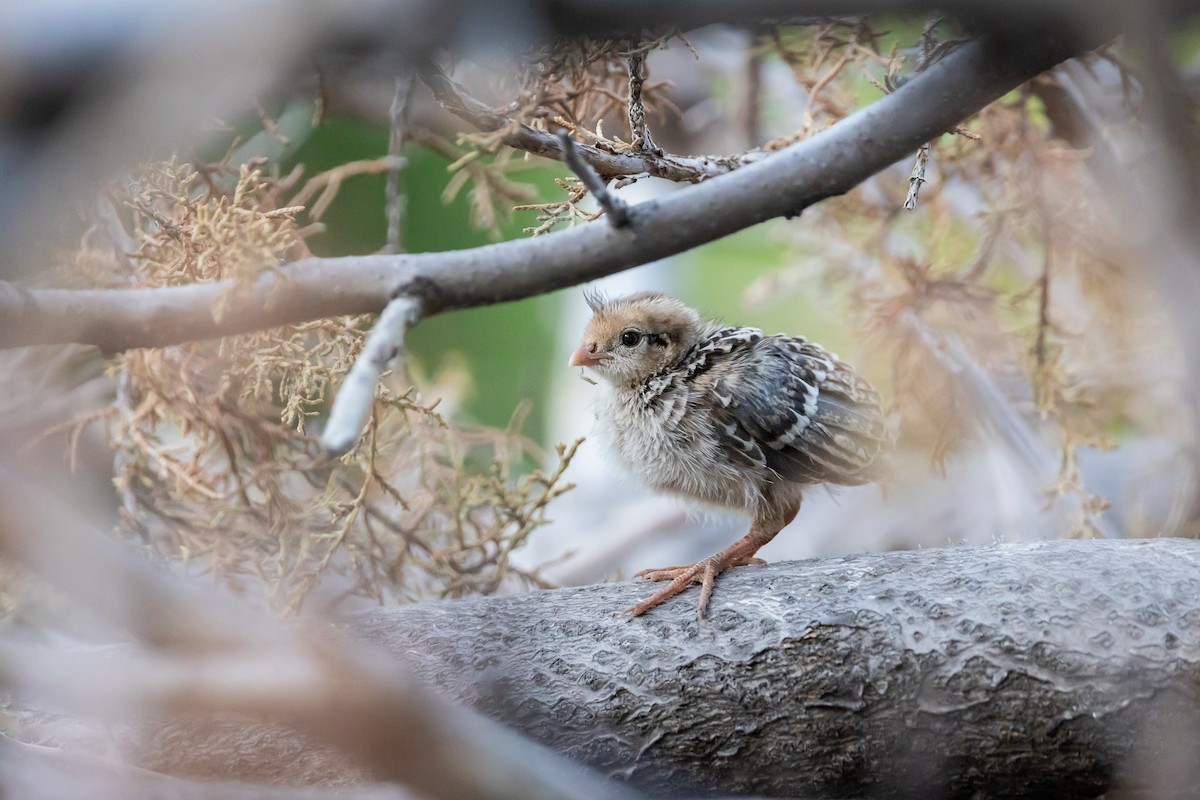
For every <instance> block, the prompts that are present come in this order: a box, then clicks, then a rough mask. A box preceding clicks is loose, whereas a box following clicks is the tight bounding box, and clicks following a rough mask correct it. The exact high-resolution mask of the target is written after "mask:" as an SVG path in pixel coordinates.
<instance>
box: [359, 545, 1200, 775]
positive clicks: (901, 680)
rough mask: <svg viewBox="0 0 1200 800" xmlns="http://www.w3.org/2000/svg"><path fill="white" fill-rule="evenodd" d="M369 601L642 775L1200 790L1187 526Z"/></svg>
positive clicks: (383, 621)
mask: <svg viewBox="0 0 1200 800" xmlns="http://www.w3.org/2000/svg"><path fill="white" fill-rule="evenodd" d="M650 589H651V586H650V585H649V584H647V583H645V582H642V581H633V582H628V583H619V584H611V585H603V586H589V587H584V588H578V589H563V590H556V591H544V592H534V593H531V594H526V595H520V596H511V597H498V598H478V599H471V600H463V601H457V602H447V603H431V604H425V605H417V606H408V607H398V608H386V609H379V610H375V611H371V612H368V613H365V614H363V615H361V616H359V617H357V618H355V619H354V620H353V621H352V623H351V628H352V629H353V630H356V631H358V632H360V633H361V634H362V635H364V636H366V637H367V638H369V639H371V640H373V641H375V642H377V643H378V644H380V645H382V646H383V647H385V648H387V649H389V650H391V651H392V652H394V653H396V654H397V656H398V657H400V658H402V659H403V660H404V661H405V662H407V663H408V664H410V665H411V666H412V668H414V669H415V670H416V671H418V672H419V673H420V674H421V675H423V676H424V677H425V678H427V679H428V680H429V681H430V682H431V683H433V684H435V685H437V686H438V687H440V689H441V690H442V691H444V692H446V693H447V694H449V695H450V696H452V697H454V698H456V699H458V700H460V701H462V702H464V703H467V704H469V705H471V706H473V707H475V708H477V709H479V710H481V711H483V712H484V713H486V714H488V715H491V716H493V717H495V718H497V719H500V720H503V721H504V722H506V723H508V724H510V725H512V726H513V727H515V728H517V729H518V730H520V731H523V732H525V733H527V734H528V735H530V736H532V737H534V738H535V739H537V740H539V741H541V742H544V743H546V744H548V745H550V746H551V747H553V748H554V749H556V750H558V751H560V752H563V753H565V754H567V755H569V756H570V757H572V758H575V759H579V760H581V761H584V762H586V763H589V764H591V765H593V766H595V767H598V768H600V769H601V770H603V771H605V772H607V773H610V774H615V775H619V776H622V777H625V778H627V779H628V780H629V781H631V782H632V783H634V784H635V785H637V786H640V787H642V788H643V789H646V790H647V791H650V792H652V793H658V794H679V793H686V792H694V791H696V790H702V789H707V790H719V791H723V792H731V793H742V792H747V793H757V794H763V795H791V796H795V795H819V796H835V797H847V796H859V797H860V796H870V797H902V798H904V797H926V798H928V797H943V796H944V797H974V796H987V797H997V796H1023V797H1029V796H1055V797H1093V796H1095V795H1097V794H1100V793H1102V792H1106V791H1111V790H1113V789H1114V788H1126V789H1129V790H1152V791H1155V792H1156V793H1157V792H1161V791H1166V790H1178V791H1181V792H1184V793H1185V794H1193V795H1194V794H1195V793H1196V792H1197V791H1200V766H1198V765H1200V714H1198V713H1197V712H1198V711H1200V704H1198V703H1197V699H1196V691H1197V687H1200V608H1198V607H1197V602H1198V598H1200V542H1195V541H1191V540H1181V539H1159V540H1143V541H1087V542H1078V541H1058V542H1046V543H1043V544H1036V545H998V546H993V547H982V548H947V549H941V550H922V551H912V552H898V553H887V554H881V555H860V556H851V557H846V558H836V559H827V560H820V561H810V562H795V563H787V564H778V565H774V566H767V567H749V568H740V569H736V570H734V571H732V572H730V573H728V574H726V575H724V576H723V577H721V579H720V580H719V581H718V583H717V588H716V591H715V592H714V595H713V603H712V606H711V608H710V614H709V618H708V619H706V620H704V621H697V619H696V612H695V600H696V597H695V594H694V591H695V590H693V591H692V592H689V593H687V594H685V595H683V596H682V597H680V598H676V599H674V600H672V601H671V602H669V603H668V604H666V605H665V606H663V607H660V608H657V609H655V610H653V611H651V612H649V613H648V614H647V615H646V616H644V617H640V618H636V619H634V618H629V617H628V616H625V615H623V614H621V613H620V609H623V608H626V607H628V606H629V605H631V604H632V603H634V602H635V601H636V600H638V599H640V598H641V597H642V596H643V595H645V594H647V593H648V592H649V591H650Z"/></svg>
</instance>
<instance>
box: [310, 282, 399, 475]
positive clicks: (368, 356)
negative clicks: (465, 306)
mask: <svg viewBox="0 0 1200 800" xmlns="http://www.w3.org/2000/svg"><path fill="white" fill-rule="evenodd" d="M420 318H421V304H420V301H418V300H417V299H416V298H413V297H409V296H407V295H402V296H400V297H397V298H395V299H394V300H392V301H391V302H390V303H388V305H387V307H386V308H384V309H383V313H382V314H380V315H379V319H378V320H376V322H375V327H374V328H372V329H371V333H370V334H369V335H368V336H367V343H366V344H365V345H364V346H363V351H362V354H361V355H359V357H358V361H356V362H354V367H353V368H351V370H350V374H349V375H347V376H346V380H345V381H344V382H343V383H342V388H341V389H340V390H339V391H338V395H337V399H336V400H334V403H333V409H332V410H331V411H330V412H329V423H328V424H327V425H326V426H325V431H324V433H322V434H321V446H322V447H323V448H325V450H326V451H327V452H329V453H332V454H334V455H342V454H343V453H346V452H349V450H350V448H352V447H354V443H355V442H357V441H358V437H359V436H361V435H362V430H363V426H364V425H366V422H367V416H368V415H369V414H370V413H371V404H372V403H374V401H375V385H376V384H377V383H378V382H379V376H380V375H382V374H383V371H384V370H385V369H387V367H388V364H390V363H391V362H392V360H393V359H394V358H396V357H397V356H398V355H400V353H401V352H402V351H403V350H404V337H405V335H406V334H407V333H408V329H409V328H411V327H412V326H413V325H414V324H416V322H417V320H419V319H420Z"/></svg>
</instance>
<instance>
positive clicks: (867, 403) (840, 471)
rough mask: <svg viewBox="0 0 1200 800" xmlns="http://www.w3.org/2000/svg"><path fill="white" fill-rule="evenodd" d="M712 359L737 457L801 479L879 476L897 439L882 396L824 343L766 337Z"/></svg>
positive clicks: (722, 422)
mask: <svg viewBox="0 0 1200 800" xmlns="http://www.w3.org/2000/svg"><path fill="white" fill-rule="evenodd" d="M710 361H711V363H710V365H709V366H708V369H707V372H708V375H707V379H706V380H705V383H707V384H708V385H709V387H710V388H709V393H710V397H711V400H712V407H713V409H714V422H715V423H716V428H717V434H718V435H719V436H721V437H723V440H724V441H723V443H724V444H725V445H727V447H728V448H729V452H731V453H732V454H733V455H734V456H735V458H737V459H738V460H740V461H743V462H745V463H747V464H757V465H759V466H764V467H766V468H768V469H771V470H772V471H774V472H776V473H777V474H779V475H780V476H781V477H783V478H784V479H786V480H791V481H797V482H801V483H826V482H828V483H840V484H847V485H853V484H859V483H867V482H869V481H872V480H876V479H877V478H879V477H880V474H881V473H880V468H881V464H880V463H879V462H880V461H881V455H882V453H883V451H884V449H885V448H886V447H887V446H888V445H889V443H890V438H889V435H888V431H887V426H886V424H885V423H884V420H883V413H882V410H881V409H880V401H879V395H878V394H877V393H876V392H875V390H874V389H872V388H871V386H870V385H869V384H868V383H867V382H866V381H865V380H864V379H863V378H861V377H860V376H859V375H858V374H857V373H855V372H854V371H853V369H852V368H851V367H850V366H849V365H847V364H845V363H843V362H842V361H839V360H838V359H837V357H836V356H833V355H832V354H830V353H828V352H826V351H825V349H824V348H822V347H821V346H820V345H817V344H813V343H811V342H808V341H806V340H805V339H803V338H800V337H790V336H767V337H759V338H757V339H755V340H753V341H747V342H743V344H742V345H741V346H739V347H736V348H732V349H730V350H728V351H726V352H725V353H723V354H721V355H720V356H714V357H712V358H711V359H710Z"/></svg>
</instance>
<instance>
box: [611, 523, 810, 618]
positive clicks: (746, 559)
mask: <svg viewBox="0 0 1200 800" xmlns="http://www.w3.org/2000/svg"><path fill="white" fill-rule="evenodd" d="M799 510H800V504H799V503H797V504H796V505H795V506H794V507H792V508H788V509H786V510H785V511H784V513H783V514H781V515H779V516H772V517H771V518H769V519H763V520H755V521H754V524H753V525H751V527H750V532H749V533H747V534H746V535H745V536H743V537H742V538H741V539H738V540H737V541H736V542H734V543H733V544H731V545H730V546H729V547H726V548H725V549H724V550H722V551H721V552H719V553H716V554H715V555H711V556H709V557H708V558H706V559H704V560H702V561H698V562H697V563H695V564H691V565H688V566H683V567H664V568H662V569H646V570H642V571H641V572H639V573H637V576H636V577H644V578H648V579H649V580H652V581H670V583H668V584H667V585H666V586H664V587H663V588H661V589H659V590H658V591H657V592H655V593H654V594H652V595H650V596H649V597H647V598H646V599H645V600H643V601H642V602H640V603H638V604H637V605H635V606H633V607H631V608H629V609H626V610H627V611H628V612H629V613H630V614H632V615H633V616H635V617H637V616H640V615H642V614H645V613H646V612H647V611H649V610H650V609H652V608H654V607H655V606H657V605H661V604H663V603H665V602H666V601H667V600H670V599H671V598H672V597H674V596H675V595H677V594H679V593H680V592H682V591H683V590H684V589H686V588H687V587H689V586H691V585H692V584H693V583H695V582H696V581H699V582H700V602H699V605H698V608H697V614H698V616H699V618H700V619H704V612H705V610H706V609H707V608H708V601H709V598H710V597H711V596H712V591H713V586H714V585H715V584H716V580H717V576H718V575H720V574H721V573H722V572H724V571H725V570H727V569H729V568H730V567H742V566H746V565H749V564H764V563H766V562H764V561H763V560H762V559H761V558H755V557H754V554H755V553H757V552H758V549H759V548H760V547H762V546H763V545H765V544H766V543H767V542H769V541H771V540H772V539H774V538H775V534H777V533H779V531H780V530H782V529H783V527H784V526H785V525H787V524H788V523H789V522H791V521H792V520H793V519H795V517H796V512H797V511H799Z"/></svg>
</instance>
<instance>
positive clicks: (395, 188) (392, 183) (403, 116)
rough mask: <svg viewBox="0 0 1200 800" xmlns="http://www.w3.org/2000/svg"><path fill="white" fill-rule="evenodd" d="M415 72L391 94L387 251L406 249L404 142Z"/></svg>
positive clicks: (403, 78) (399, 83)
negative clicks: (404, 238)
mask: <svg viewBox="0 0 1200 800" xmlns="http://www.w3.org/2000/svg"><path fill="white" fill-rule="evenodd" d="M415 81H416V75H415V74H414V73H409V74H408V75H405V76H403V77H400V78H397V79H396V94H395V95H393V97H392V107H391V118H392V131H391V135H390V136H389V137H388V158H390V159H391V160H392V168H391V169H389V170H388V174H387V187H386V190H385V192H386V198H387V202H386V205H385V208H384V213H385V214H386V215H387V244H386V246H385V247H384V251H383V252H385V253H400V252H403V251H404V245H403V242H402V241H401V235H402V234H401V230H402V227H403V223H404V206H405V203H406V202H407V200H406V198H405V196H404V168H405V164H404V163H403V158H404V144H405V142H407V141H408V134H409V125H410V123H409V107H410V103H409V100H410V99H411V98H412V91H413V84H414V82H415Z"/></svg>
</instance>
